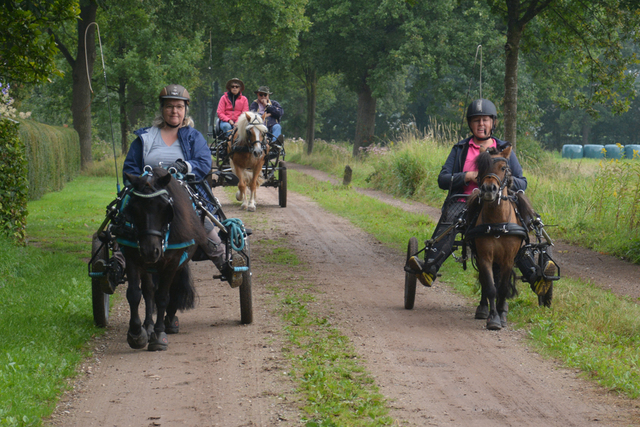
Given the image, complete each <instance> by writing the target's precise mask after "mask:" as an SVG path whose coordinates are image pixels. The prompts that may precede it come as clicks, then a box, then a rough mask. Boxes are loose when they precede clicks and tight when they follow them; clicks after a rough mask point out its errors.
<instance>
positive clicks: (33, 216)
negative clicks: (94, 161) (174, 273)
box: [0, 177, 115, 427]
mask: <svg viewBox="0 0 640 427" xmlns="http://www.w3.org/2000/svg"><path fill="white" fill-rule="evenodd" d="M112 183H113V180H112V179H109V178H87V177H78V178H77V179H76V180H74V181H73V182H69V183H67V185H66V186H65V188H64V189H63V190H62V191H59V192H54V193H49V194H46V195H44V196H43V197H42V198H41V199H40V200H37V201H33V202H30V203H29V204H28V209H29V216H28V218H27V224H28V225H27V239H28V243H27V245H26V247H20V246H15V245H14V244H13V243H12V242H9V241H7V240H0V301H1V302H2V309H0V324H1V325H2V326H3V327H2V328H0V426H3V427H4V426H36V425H41V423H42V419H43V418H46V417H48V416H50V415H51V413H52V411H53V410H54V408H55V403H56V401H57V399H58V397H59V396H60V394H61V393H62V392H63V391H64V390H65V389H66V388H68V387H69V382H68V379H69V378H72V377H74V376H75V375H76V369H77V366H78V364H79V363H80V362H82V361H83V360H85V359H86V357H88V356H89V355H90V354H91V349H90V348H89V347H88V343H89V342H90V341H91V338H92V337H94V336H96V335H98V334H102V330H101V329H99V328H96V327H95V326H94V325H93V317H92V307H91V284H90V279H89V277H88V274H87V264H86V261H87V259H88V257H89V256H90V252H91V235H92V234H93V232H95V230H96V229H97V228H98V226H99V224H100V223H101V222H102V220H103V219H104V213H105V207H106V205H107V204H108V203H109V202H110V201H111V199H113V197H114V196H115V185H112Z"/></svg>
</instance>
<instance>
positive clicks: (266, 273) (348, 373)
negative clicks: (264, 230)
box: [252, 239, 397, 427]
mask: <svg viewBox="0 0 640 427" xmlns="http://www.w3.org/2000/svg"><path fill="white" fill-rule="evenodd" d="M252 255H253V256H255V257H257V258H258V260H259V262H260V263H261V264H263V267H262V268H260V272H261V273H260V279H261V281H264V282H265V283H266V287H267V289H268V290H269V291H270V292H271V293H272V295H273V297H272V299H273V302H272V304H271V305H272V306H274V307H276V308H275V311H276V313H277V314H278V315H279V317H280V319H281V321H282V324H283V325H284V327H283V331H282V335H283V336H284V339H285V345H284V348H283V353H284V354H285V357H287V358H288V360H289V362H290V364H291V368H290V372H289V375H290V377H291V379H292V381H293V382H294V383H295V384H296V386H297V390H298V391H299V392H300V394H301V396H302V398H301V400H300V402H301V407H302V410H303V412H304V415H303V416H302V422H304V424H305V426H306V427H338V426H340V427H356V426H362V427H365V426H367V427H376V426H388V425H397V424H395V422H394V420H393V419H392V418H391V417H390V416H389V415H388V412H389V411H388V408H387V402H386V400H385V398H384V397H383V396H382V395H381V394H380V393H379V391H378V388H377V387H376V385H375V383H374V380H373V378H372V376H371V375H370V374H369V373H368V372H367V371H366V370H365V369H364V368H363V367H362V365H361V363H360V361H359V358H358V354H357V352H356V351H355V349H354V347H353V345H352V344H351V342H350V341H349V339H348V337H346V336H344V335H343V334H342V333H341V332H340V330H339V327H338V326H336V325H333V324H332V323H331V320H330V319H329V318H328V317H327V316H325V315H324V314H322V313H320V312H318V310H316V309H315V307H316V306H317V303H316V295H317V292H318V290H317V289H316V288H315V286H314V285H313V284H312V283H309V282H306V281H305V277H304V272H305V271H306V270H308V267H307V266H305V265H304V264H303V262H302V261H301V260H300V259H299V258H298V257H297V256H296V253H295V252H294V251H293V250H292V249H291V248H290V247H289V246H288V242H287V241H286V240H285V239H279V240H266V239H265V240H261V241H258V242H256V243H254V245H253V254H252ZM265 266H268V268H265ZM283 272H284V274H283ZM323 309H324V310H327V307H326V306H323Z"/></svg>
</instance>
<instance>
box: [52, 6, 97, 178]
mask: <svg viewBox="0 0 640 427" xmlns="http://www.w3.org/2000/svg"><path fill="white" fill-rule="evenodd" d="M97 10H98V3H97V1H94V0H82V1H81V2H80V15H79V17H78V19H77V25H76V28H77V39H76V43H75V44H76V56H75V58H74V57H73V55H71V52H70V51H69V49H68V48H67V45H66V44H65V43H63V41H62V39H61V37H60V36H59V34H58V33H57V32H56V31H54V29H52V28H50V29H49V33H50V34H52V35H54V37H55V40H56V43H57V44H58V47H59V49H60V51H61V52H62V54H63V55H64V57H65V59H66V60H67V62H68V63H69V66H70V67H71V73H72V76H73V95H72V97H73V101H72V104H71V112H72V115H73V128H74V129H75V130H76V131H77V132H78V136H79V138H80V166H81V168H82V169H86V168H87V166H89V165H90V164H91V163H92V162H93V159H92V157H91V89H90V88H89V80H88V76H91V75H92V73H93V63H94V61H95V59H96V39H95V25H90V24H91V23H93V22H95V20H96V12H97ZM85 35H86V44H85Z"/></svg>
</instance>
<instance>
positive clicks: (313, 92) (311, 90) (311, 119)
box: [305, 68, 318, 154]
mask: <svg viewBox="0 0 640 427" xmlns="http://www.w3.org/2000/svg"><path fill="white" fill-rule="evenodd" d="M305 74H306V80H307V82H306V83H307V84H306V87H307V154H311V153H312V152H313V141H314V140H315V138H316V97H317V94H318V74H317V72H316V69H315V68H314V69H309V70H307V72H306V73H305Z"/></svg>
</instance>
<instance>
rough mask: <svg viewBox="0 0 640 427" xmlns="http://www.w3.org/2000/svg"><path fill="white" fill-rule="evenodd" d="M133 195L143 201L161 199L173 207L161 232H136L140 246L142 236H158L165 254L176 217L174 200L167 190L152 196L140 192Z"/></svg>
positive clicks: (154, 193) (148, 230)
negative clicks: (170, 229) (174, 216)
mask: <svg viewBox="0 0 640 427" xmlns="http://www.w3.org/2000/svg"><path fill="white" fill-rule="evenodd" d="M131 195H133V196H136V197H141V198H143V199H153V198H155V197H161V198H162V199H163V200H164V201H165V202H166V203H167V204H168V205H169V206H170V207H171V215H170V216H169V221H168V222H167V224H166V225H165V226H164V227H163V228H162V229H161V230H152V229H148V228H147V229H144V230H136V233H137V237H138V245H140V237H141V236H158V237H160V238H161V239H162V253H164V251H165V248H166V243H167V240H168V239H169V228H170V226H171V221H172V220H173V215H174V211H173V199H172V198H171V196H170V195H169V192H168V191H167V190H165V189H162V190H157V191H155V192H153V193H150V194H146V193H141V192H139V191H136V190H132V191H131Z"/></svg>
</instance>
